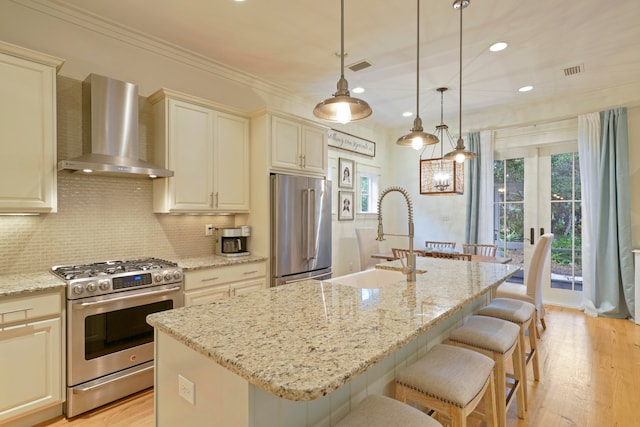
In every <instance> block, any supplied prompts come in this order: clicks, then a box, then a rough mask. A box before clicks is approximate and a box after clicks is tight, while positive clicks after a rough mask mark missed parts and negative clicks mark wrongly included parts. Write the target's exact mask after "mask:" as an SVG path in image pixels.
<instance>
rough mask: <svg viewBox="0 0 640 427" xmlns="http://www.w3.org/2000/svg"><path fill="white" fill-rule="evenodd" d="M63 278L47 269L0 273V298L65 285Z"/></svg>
mask: <svg viewBox="0 0 640 427" xmlns="http://www.w3.org/2000/svg"><path fill="white" fill-rule="evenodd" d="M66 286H67V284H66V282H65V281H64V280H62V279H60V278H58V277H56V276H54V275H53V274H51V273H50V272H48V271H44V272H34V273H22V274H3V275H0V298H2V297H10V296H16V295H23V294H28V293H32V292H43V291H50V290H57V289H61V288H64V287H66Z"/></svg>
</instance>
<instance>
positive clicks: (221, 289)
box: [184, 276, 267, 307]
mask: <svg viewBox="0 0 640 427" xmlns="http://www.w3.org/2000/svg"><path fill="white" fill-rule="evenodd" d="M266 281H267V279H266V277H264V276H263V277H259V278H257V279H251V280H243V281H241V282H233V283H228V284H224V285H217V286H210V287H208V288H201V289H196V290H192V291H185V293H184V305H185V306H187V307H188V306H190V305H198V304H207V303H210V302H212V301H216V300H219V299H221V298H227V297H230V296H238V295H244V294H248V293H249V292H253V291H257V290H259V289H265V288H266Z"/></svg>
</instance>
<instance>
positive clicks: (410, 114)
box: [402, 111, 413, 117]
mask: <svg viewBox="0 0 640 427" xmlns="http://www.w3.org/2000/svg"><path fill="white" fill-rule="evenodd" d="M411 116H413V113H412V112H411V111H405V112H404V113H402V117H411Z"/></svg>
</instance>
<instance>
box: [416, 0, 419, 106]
mask: <svg viewBox="0 0 640 427" xmlns="http://www.w3.org/2000/svg"><path fill="white" fill-rule="evenodd" d="M417 3H418V10H417V13H416V15H417V17H416V117H420V0H417Z"/></svg>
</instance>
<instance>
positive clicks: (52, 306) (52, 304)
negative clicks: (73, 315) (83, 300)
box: [0, 292, 62, 325]
mask: <svg viewBox="0 0 640 427" xmlns="http://www.w3.org/2000/svg"><path fill="white" fill-rule="evenodd" d="M61 311H62V296H61V293H60V292H53V293H44V294H38V295H31V296H19V297H9V298H3V299H2V300H0V325H6V324H10V323H22V322H27V321H29V320H32V319H38V318H42V317H49V316H59V315H60V313H61Z"/></svg>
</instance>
